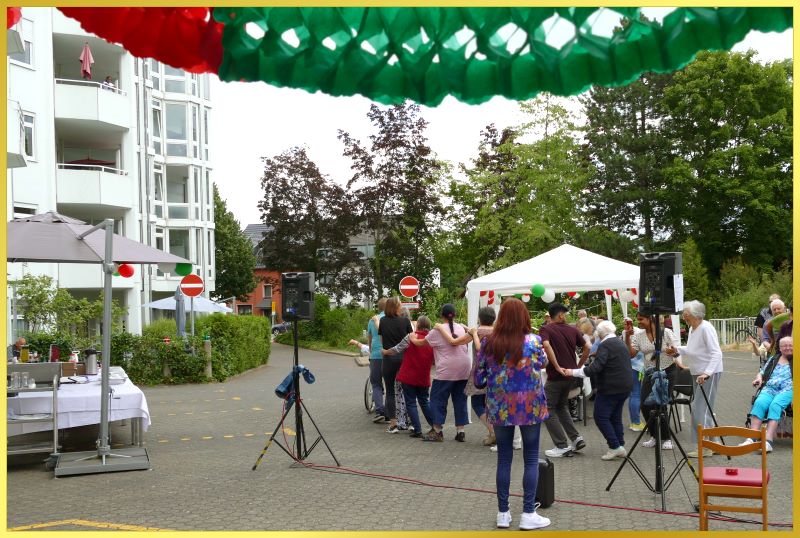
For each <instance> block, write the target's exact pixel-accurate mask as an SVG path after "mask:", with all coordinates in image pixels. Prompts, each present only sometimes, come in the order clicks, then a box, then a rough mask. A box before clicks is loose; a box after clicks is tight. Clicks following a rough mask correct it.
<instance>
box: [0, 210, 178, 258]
mask: <svg viewBox="0 0 800 538" xmlns="http://www.w3.org/2000/svg"><path fill="white" fill-rule="evenodd" d="M90 229H92V226H91V225H89V224H85V223H84V222H83V221H80V220H78V219H73V218H72V217H66V216H64V215H60V214H58V213H56V212H55V211H48V212H47V213H42V214H40V215H32V216H30V217H24V218H19V219H14V220H12V221H11V222H9V223H8V227H7V230H8V249H7V256H6V257H7V258H8V261H10V262H17V261H28V262H53V263H103V259H104V256H105V252H104V250H105V235H106V234H105V231H104V230H97V231H96V232H93V233H91V234H89V235H87V236H86V237H85V238H84V239H83V240H80V239H78V237H79V236H80V235H81V234H83V233H85V232H87V231H88V230H90ZM112 253H113V260H112V261H114V262H116V263H190V262H189V261H188V260H184V259H183V258H180V257H178V256H175V255H174V254H170V253H169V252H164V251H163V250H158V249H155V248H152V247H149V246H147V245H143V244H142V243H139V242H138V241H134V240H132V239H128V238H127V237H123V236H121V235H117V234H113V244H112Z"/></svg>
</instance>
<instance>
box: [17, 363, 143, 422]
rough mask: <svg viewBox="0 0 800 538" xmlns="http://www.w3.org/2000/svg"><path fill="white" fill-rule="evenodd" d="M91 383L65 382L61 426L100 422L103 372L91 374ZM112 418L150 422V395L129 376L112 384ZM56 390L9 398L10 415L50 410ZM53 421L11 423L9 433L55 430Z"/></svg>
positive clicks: (60, 405)
mask: <svg viewBox="0 0 800 538" xmlns="http://www.w3.org/2000/svg"><path fill="white" fill-rule="evenodd" d="M87 377H88V379H89V382H88V383H84V384H74V385H72V384H64V383H62V384H61V386H60V387H59V389H58V429H62V428H74V427H75V426H86V425H88V424H99V423H100V376H99V375H95V376H87ZM111 390H112V391H113V394H112V397H111V399H110V400H109V406H108V420H109V422H111V421H115V420H123V419H130V418H136V417H140V418H142V429H143V430H147V428H148V427H149V426H150V411H149V410H148V408H147V399H146V398H145V396H144V393H143V392H142V391H141V389H140V388H139V387H137V386H136V385H134V384H133V383H131V380H130V379H127V378H126V379H125V382H124V383H121V384H119V385H111ZM52 402H53V392H52V391H49V392H48V391H43V392H26V393H21V394H18V395H17V396H15V397H13V398H8V411H9V416H12V414H13V415H28V414H38V413H50V412H51V407H52ZM52 429H53V428H52V422H33V423H29V424H13V423H12V424H9V425H8V435H9V436H12V435H22V434H25V433H33V432H40V431H46V430H52Z"/></svg>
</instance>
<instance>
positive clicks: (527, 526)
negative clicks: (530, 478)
mask: <svg viewBox="0 0 800 538" xmlns="http://www.w3.org/2000/svg"><path fill="white" fill-rule="evenodd" d="M536 506H537V507H538V506H539V504H538V503H537V504H536ZM548 525H550V520H549V519H548V518H546V517H544V516H540V515H539V514H537V513H536V508H534V509H533V512H531V513H526V512H523V513H522V516H520V518H519V530H521V531H531V530H533V529H543V528H544V527H547V526H548Z"/></svg>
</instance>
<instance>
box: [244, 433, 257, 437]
mask: <svg viewBox="0 0 800 538" xmlns="http://www.w3.org/2000/svg"><path fill="white" fill-rule="evenodd" d="M254 435H255V434H254V433H246V434H244V436H245V437H253V436H254Z"/></svg>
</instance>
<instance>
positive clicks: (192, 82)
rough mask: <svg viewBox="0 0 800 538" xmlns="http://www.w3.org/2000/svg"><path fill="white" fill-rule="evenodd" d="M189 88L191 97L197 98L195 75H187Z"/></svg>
mask: <svg viewBox="0 0 800 538" xmlns="http://www.w3.org/2000/svg"><path fill="white" fill-rule="evenodd" d="M189 86H190V87H191V89H192V95H194V96H197V75H196V74H195V73H192V74H191V75H189Z"/></svg>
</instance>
